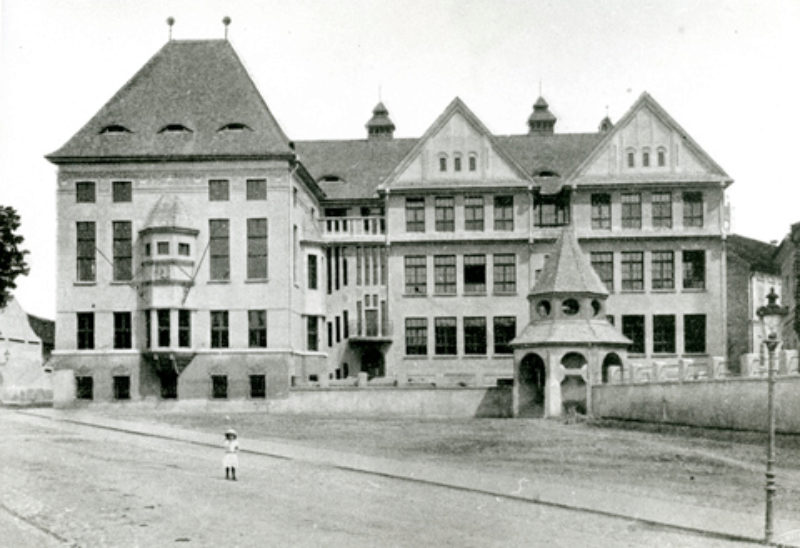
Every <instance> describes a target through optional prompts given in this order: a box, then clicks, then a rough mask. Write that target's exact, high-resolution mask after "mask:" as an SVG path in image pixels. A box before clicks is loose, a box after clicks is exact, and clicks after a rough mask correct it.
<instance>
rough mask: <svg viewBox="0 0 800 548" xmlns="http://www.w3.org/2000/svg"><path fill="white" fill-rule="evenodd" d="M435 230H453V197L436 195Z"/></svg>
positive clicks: (454, 226)
mask: <svg viewBox="0 0 800 548" xmlns="http://www.w3.org/2000/svg"><path fill="white" fill-rule="evenodd" d="M435 205H436V230H437V231H438V232H453V231H454V230H455V228H456V222H455V199H454V198H453V197H442V196H437V197H436V201H435Z"/></svg>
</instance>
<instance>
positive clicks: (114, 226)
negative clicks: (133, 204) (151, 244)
mask: <svg viewBox="0 0 800 548" xmlns="http://www.w3.org/2000/svg"><path fill="white" fill-rule="evenodd" d="M111 233H112V236H111V237H112V240H113V243H112V246H113V262H112V264H113V266H112V271H113V273H112V275H113V279H114V281H115V282H129V281H131V280H133V223H132V222H131V221H112V222H111Z"/></svg>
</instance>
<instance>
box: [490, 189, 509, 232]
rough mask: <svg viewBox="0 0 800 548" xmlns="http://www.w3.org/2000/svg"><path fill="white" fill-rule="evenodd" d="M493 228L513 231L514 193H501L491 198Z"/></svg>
mask: <svg viewBox="0 0 800 548" xmlns="http://www.w3.org/2000/svg"><path fill="white" fill-rule="evenodd" d="M493 204H494V209H493V214H494V229H495V230H496V231H504V232H513V230H514V195H513V194H503V195H500V196H495V197H494V200H493Z"/></svg>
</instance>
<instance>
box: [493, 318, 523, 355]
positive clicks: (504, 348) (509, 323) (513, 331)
mask: <svg viewBox="0 0 800 548" xmlns="http://www.w3.org/2000/svg"><path fill="white" fill-rule="evenodd" d="M516 336H517V318H515V317H514V316H497V317H495V318H494V353H495V354H511V353H513V350H512V348H511V346H509V343H510V342H511V341H512V340H514V337H516Z"/></svg>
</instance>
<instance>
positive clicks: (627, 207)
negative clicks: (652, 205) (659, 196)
mask: <svg viewBox="0 0 800 548" xmlns="http://www.w3.org/2000/svg"><path fill="white" fill-rule="evenodd" d="M620 203H621V205H622V228H637V229H640V228H642V193H641V192H623V193H622V194H621V195H620Z"/></svg>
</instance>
